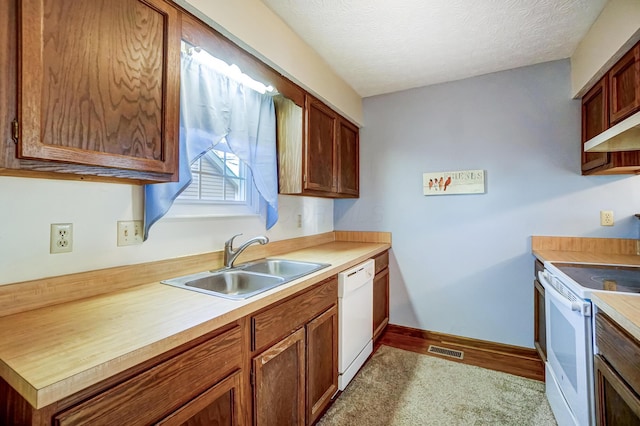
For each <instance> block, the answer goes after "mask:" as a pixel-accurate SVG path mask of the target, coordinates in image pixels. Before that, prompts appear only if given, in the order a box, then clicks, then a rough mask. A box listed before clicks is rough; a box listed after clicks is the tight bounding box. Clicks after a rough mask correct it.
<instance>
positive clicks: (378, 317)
mask: <svg viewBox="0 0 640 426" xmlns="http://www.w3.org/2000/svg"><path fill="white" fill-rule="evenodd" d="M374 261H375V265H376V266H375V271H376V275H375V277H374V278H373V340H374V341H376V340H378V338H379V337H380V336H382V332H383V331H384V329H385V328H386V327H387V324H389V252H388V251H385V252H384V253H381V254H379V255H378V256H376V257H375V258H374Z"/></svg>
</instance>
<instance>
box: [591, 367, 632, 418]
mask: <svg viewBox="0 0 640 426" xmlns="http://www.w3.org/2000/svg"><path fill="white" fill-rule="evenodd" d="M594 367H595V380H596V383H595V388H596V423H597V424H598V425H599V426H604V425H612V426H614V425H619V426H623V425H624V426H626V425H638V424H640V399H638V396H637V395H636V394H635V393H634V392H633V391H632V390H631V389H629V387H628V386H627V384H626V383H625V382H624V380H623V379H622V378H621V377H620V376H618V374H617V373H616V372H615V371H614V370H613V369H612V368H611V367H610V366H609V364H608V363H607V362H606V361H605V360H604V359H603V358H602V357H601V356H600V355H596V356H595V357H594Z"/></svg>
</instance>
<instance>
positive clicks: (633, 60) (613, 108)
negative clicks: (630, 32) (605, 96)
mask: <svg viewBox="0 0 640 426" xmlns="http://www.w3.org/2000/svg"><path fill="white" fill-rule="evenodd" d="M609 94H610V97H611V100H610V102H609V116H610V121H611V125H614V124H616V123H618V122H619V121H622V120H623V119H625V118H627V117H628V116H630V115H631V114H633V113H634V112H636V111H638V109H640V44H637V45H636V46H635V47H634V48H633V49H631V50H630V51H629V52H628V53H627V54H626V55H624V56H623V57H622V59H620V60H619V61H618V62H617V63H616V64H615V65H614V66H613V67H612V68H611V71H609Z"/></svg>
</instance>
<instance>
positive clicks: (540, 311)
mask: <svg viewBox="0 0 640 426" xmlns="http://www.w3.org/2000/svg"><path fill="white" fill-rule="evenodd" d="M543 270H544V264H543V263H542V262H540V261H539V260H538V259H536V260H535V263H534V265H533V273H534V276H535V277H536V278H535V279H534V280H533V317H534V318H533V345H534V346H535V348H536V350H537V351H538V355H540V359H541V360H542V362H547V325H546V324H547V320H546V312H545V302H544V296H545V293H544V287H543V286H542V284H540V281H538V278H537V277H538V272H541V271H543Z"/></svg>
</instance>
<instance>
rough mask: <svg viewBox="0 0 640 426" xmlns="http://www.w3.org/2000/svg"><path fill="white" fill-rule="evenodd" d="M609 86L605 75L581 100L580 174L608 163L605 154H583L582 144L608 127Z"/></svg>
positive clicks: (607, 157)
mask: <svg viewBox="0 0 640 426" xmlns="http://www.w3.org/2000/svg"><path fill="white" fill-rule="evenodd" d="M608 89H609V84H608V79H607V76H606V75H605V76H604V77H603V78H602V79H601V80H600V81H599V82H598V83H597V84H596V85H595V86H593V88H592V89H591V90H589V92H588V93H587V94H586V95H584V97H583V98H582V145H581V147H582V172H583V173H584V172H588V171H589V170H592V169H594V168H596V167H600V166H603V165H605V164H607V162H608V161H609V153H607V152H584V144H585V142H587V141H588V140H589V139H591V138H593V137H595V136H597V135H599V134H600V133H602V132H604V131H605V130H607V128H608V127H609V90H608Z"/></svg>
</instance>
